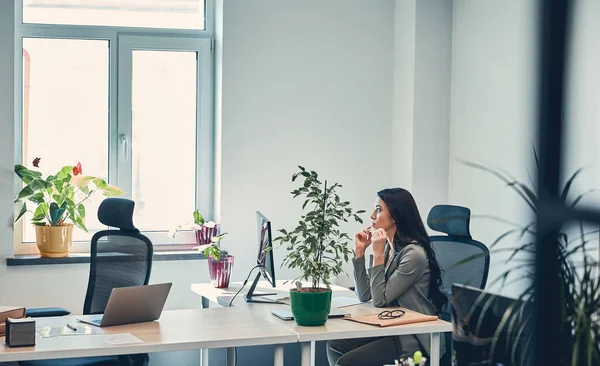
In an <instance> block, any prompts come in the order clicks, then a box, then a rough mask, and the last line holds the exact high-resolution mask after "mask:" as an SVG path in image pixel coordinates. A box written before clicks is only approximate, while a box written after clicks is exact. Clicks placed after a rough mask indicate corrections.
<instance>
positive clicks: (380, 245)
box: [371, 229, 387, 266]
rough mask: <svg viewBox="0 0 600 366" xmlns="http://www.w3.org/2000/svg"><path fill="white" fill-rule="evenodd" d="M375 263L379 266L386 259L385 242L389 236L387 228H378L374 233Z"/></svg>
mask: <svg viewBox="0 0 600 366" xmlns="http://www.w3.org/2000/svg"><path fill="white" fill-rule="evenodd" d="M371 240H372V242H373V265H374V266H377V265H380V264H383V263H384V261H385V243H386V242H387V236H386V235H385V230H383V229H377V231H375V233H373V238H372V239H371Z"/></svg>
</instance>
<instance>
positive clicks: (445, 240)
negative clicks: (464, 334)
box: [427, 205, 490, 365]
mask: <svg viewBox="0 0 600 366" xmlns="http://www.w3.org/2000/svg"><path fill="white" fill-rule="evenodd" d="M470 221H471V210H469V209H468V208H466V207H461V206H451V205H437V206H434V207H433V208H432V209H431V211H429V215H428V216H427V225H428V226H429V227H430V228H431V229H432V230H435V231H439V232H442V233H446V234H448V235H447V236H444V235H437V236H431V237H430V239H431V246H432V247H433V251H434V252H435V256H436V259H437V261H438V263H439V265H440V267H441V269H442V282H443V286H444V292H445V293H446V296H448V305H447V306H446V307H445V308H444V309H443V310H442V312H441V314H440V318H441V319H444V320H446V321H452V318H451V311H450V299H451V298H452V284H453V283H458V284H461V285H469V286H472V287H477V288H480V289H483V288H485V284H486V282H487V277H488V272H489V270H490V251H489V249H488V248H487V247H486V246H485V245H484V244H482V243H480V242H478V241H476V240H473V239H472V238H471V233H470V231H469V224H470ZM445 338H446V350H447V352H446V354H445V355H444V357H443V358H442V361H441V364H442V365H449V364H450V361H451V355H452V345H451V342H452V336H451V334H450V333H445Z"/></svg>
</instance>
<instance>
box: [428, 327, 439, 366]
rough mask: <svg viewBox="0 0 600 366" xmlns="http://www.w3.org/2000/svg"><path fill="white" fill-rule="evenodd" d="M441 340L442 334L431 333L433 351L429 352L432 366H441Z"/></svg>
mask: <svg viewBox="0 0 600 366" xmlns="http://www.w3.org/2000/svg"><path fill="white" fill-rule="evenodd" d="M440 338H441V333H431V349H430V350H429V357H431V359H430V360H429V364H430V365H431V366H440Z"/></svg>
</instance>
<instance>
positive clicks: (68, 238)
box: [35, 224, 73, 258]
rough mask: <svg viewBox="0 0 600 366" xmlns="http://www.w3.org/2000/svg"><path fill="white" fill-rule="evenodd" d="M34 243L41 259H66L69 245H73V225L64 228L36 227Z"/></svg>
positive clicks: (69, 248) (69, 249)
mask: <svg viewBox="0 0 600 366" xmlns="http://www.w3.org/2000/svg"><path fill="white" fill-rule="evenodd" d="M35 243H36V244H37V247H38V249H39V251H40V256H42V257H47V258H63V257H68V256H69V252H70V251H71V245H72V244H73V224H68V225H65V226H36V227H35Z"/></svg>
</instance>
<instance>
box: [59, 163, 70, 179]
mask: <svg viewBox="0 0 600 366" xmlns="http://www.w3.org/2000/svg"><path fill="white" fill-rule="evenodd" d="M72 172H73V165H67V166H64V167H62V169H61V170H60V171H59V172H58V174H56V179H58V180H64V179H65V178H68V179H69V180H71V173H72Z"/></svg>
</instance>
